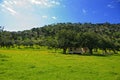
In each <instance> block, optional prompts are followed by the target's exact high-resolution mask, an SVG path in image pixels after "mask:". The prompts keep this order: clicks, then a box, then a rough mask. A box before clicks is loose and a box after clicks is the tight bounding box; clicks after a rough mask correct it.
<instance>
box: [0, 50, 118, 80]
mask: <svg viewBox="0 0 120 80" xmlns="http://www.w3.org/2000/svg"><path fill="white" fill-rule="evenodd" d="M0 80H120V55H119V54H117V55H112V56H85V55H84V56H82V55H63V54H60V53H52V52H51V51H50V50H30V49H28V50H27V49H26V50H12V49H9V50H7V49H6V50H3V49H1V50H0Z"/></svg>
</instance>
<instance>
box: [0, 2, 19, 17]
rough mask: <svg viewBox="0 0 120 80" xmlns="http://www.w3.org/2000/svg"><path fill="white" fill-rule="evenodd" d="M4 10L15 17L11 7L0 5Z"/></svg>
mask: <svg viewBox="0 0 120 80" xmlns="http://www.w3.org/2000/svg"><path fill="white" fill-rule="evenodd" d="M1 6H2V7H3V8H4V9H5V10H7V11H8V13H10V14H12V15H15V14H17V12H16V11H15V10H14V9H12V8H11V7H8V6H6V5H4V4H3V5H1Z"/></svg>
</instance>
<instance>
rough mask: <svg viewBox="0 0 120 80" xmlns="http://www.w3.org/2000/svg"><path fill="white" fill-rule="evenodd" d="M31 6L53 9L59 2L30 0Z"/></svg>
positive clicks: (53, 0) (54, 0)
mask: <svg viewBox="0 0 120 80" xmlns="http://www.w3.org/2000/svg"><path fill="white" fill-rule="evenodd" d="M30 2H31V3H32V4H35V5H40V6H41V7H53V6H56V5H60V2H58V1H56V0H30Z"/></svg>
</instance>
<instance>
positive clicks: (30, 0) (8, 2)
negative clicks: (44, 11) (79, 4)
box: [0, 0, 60, 15]
mask: <svg viewBox="0 0 120 80" xmlns="http://www.w3.org/2000/svg"><path fill="white" fill-rule="evenodd" d="M0 5H2V8H3V9H5V10H7V11H8V13H9V12H10V14H12V15H13V14H14V15H15V14H16V13H17V12H19V13H22V12H23V10H24V11H25V9H27V10H28V12H29V11H30V10H32V9H33V8H34V6H35V5H38V6H39V7H41V8H52V7H54V6H58V5H60V2H58V0H4V1H3V2H2V3H0Z"/></svg>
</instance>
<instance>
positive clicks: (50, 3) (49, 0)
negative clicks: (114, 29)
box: [0, 0, 120, 31]
mask: <svg viewBox="0 0 120 80" xmlns="http://www.w3.org/2000/svg"><path fill="white" fill-rule="evenodd" d="M59 22H73V23H74V22H81V23H84V22H92V23H103V22H110V23H120V0H0V25H1V26H5V30H9V31H21V30H26V29H31V28H33V27H41V26H43V25H47V24H52V23H59Z"/></svg>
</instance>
